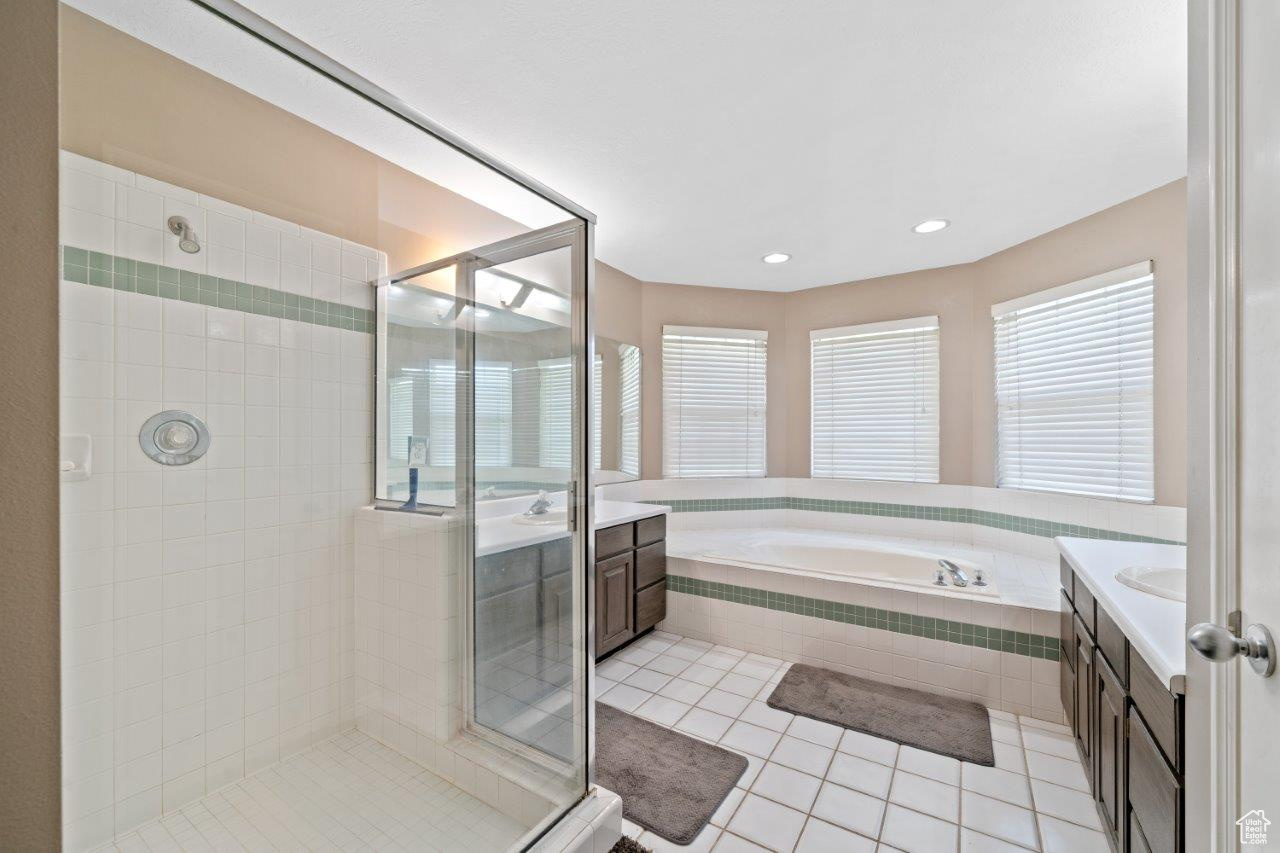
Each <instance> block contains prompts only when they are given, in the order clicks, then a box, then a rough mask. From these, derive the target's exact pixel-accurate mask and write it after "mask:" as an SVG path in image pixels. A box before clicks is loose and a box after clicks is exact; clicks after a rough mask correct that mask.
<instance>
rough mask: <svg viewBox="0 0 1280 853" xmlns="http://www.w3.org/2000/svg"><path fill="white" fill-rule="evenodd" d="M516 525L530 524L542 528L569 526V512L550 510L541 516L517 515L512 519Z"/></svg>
mask: <svg viewBox="0 0 1280 853" xmlns="http://www.w3.org/2000/svg"><path fill="white" fill-rule="evenodd" d="M511 520H512V521H514V522H515V523H516V524H529V525H532V526H534V527H542V526H544V525H548V524H568V522H569V511H568V510H565V509H549V510H547V511H546V512H544V513H542V514H540V515H517V516H515V517H514V518H512V519H511Z"/></svg>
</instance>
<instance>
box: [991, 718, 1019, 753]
mask: <svg viewBox="0 0 1280 853" xmlns="http://www.w3.org/2000/svg"><path fill="white" fill-rule="evenodd" d="M991 739H992V740H994V741H999V742H1000V743H1011V744H1013V745H1014V746H1022V730H1021V729H1020V728H1018V724H1017V723H1015V722H1011V721H1009V720H1000V719H996V718H995V717H992V718H991Z"/></svg>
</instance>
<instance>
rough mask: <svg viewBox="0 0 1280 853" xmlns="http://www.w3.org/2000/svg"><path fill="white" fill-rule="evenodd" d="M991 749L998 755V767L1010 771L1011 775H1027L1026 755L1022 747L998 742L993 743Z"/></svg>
mask: <svg viewBox="0 0 1280 853" xmlns="http://www.w3.org/2000/svg"><path fill="white" fill-rule="evenodd" d="M991 747H992V750H993V751H994V752H995V755H996V767H999V768H1000V769H1001V770H1008V771H1009V772H1010V773H1021V774H1022V775H1023V776H1025V775H1027V759H1026V753H1025V752H1023V751H1022V747H1020V746H1014V745H1013V744H1009V743H1000V742H998V741H997V742H995V743H992V744H991Z"/></svg>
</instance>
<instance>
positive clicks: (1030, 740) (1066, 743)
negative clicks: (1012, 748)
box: [1022, 728, 1079, 761]
mask: <svg viewBox="0 0 1280 853" xmlns="http://www.w3.org/2000/svg"><path fill="white" fill-rule="evenodd" d="M1022 746H1023V747H1024V748H1025V749H1033V750H1035V751H1036V752H1043V753H1045V754H1047V755H1056V756H1057V757H1058V758H1068V759H1071V760H1073V761H1074V760H1076V757H1077V755H1078V754H1079V753H1078V752H1077V750H1076V739H1075V738H1074V737H1072V736H1071V735H1063V734H1058V733H1056V732H1047V731H1044V730H1043V729H1033V728H1028V729H1023V730H1022Z"/></svg>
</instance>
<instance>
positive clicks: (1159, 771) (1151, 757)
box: [1127, 705, 1183, 853]
mask: <svg viewBox="0 0 1280 853" xmlns="http://www.w3.org/2000/svg"><path fill="white" fill-rule="evenodd" d="M1127 743H1128V747H1129V755H1128V761H1129V837H1130V838H1132V839H1134V841H1133V842H1131V846H1132V847H1134V848H1135V849H1139V850H1141V849H1144V848H1145V849H1148V850H1151V851H1152V852H1153V853H1180V851H1181V850H1182V849H1183V834H1182V833H1183V823H1182V808H1183V802H1182V796H1183V795H1182V786H1181V785H1180V784H1178V777H1176V776H1174V775H1173V771H1172V770H1171V769H1170V768H1169V765H1168V763H1167V762H1166V761H1165V760H1164V755H1163V754H1162V753H1161V752H1160V748H1159V747H1158V746H1156V740H1155V737H1153V736H1152V734H1151V732H1150V730H1149V729H1148V728H1147V724H1146V723H1145V722H1143V720H1142V716H1141V715H1140V714H1139V713H1138V712H1137V710H1136V709H1135V708H1134V706H1133V705H1130V706H1129V738H1128V741H1127ZM1139 838H1140V839H1141V842H1140V843H1139V841H1138V839H1139Z"/></svg>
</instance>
